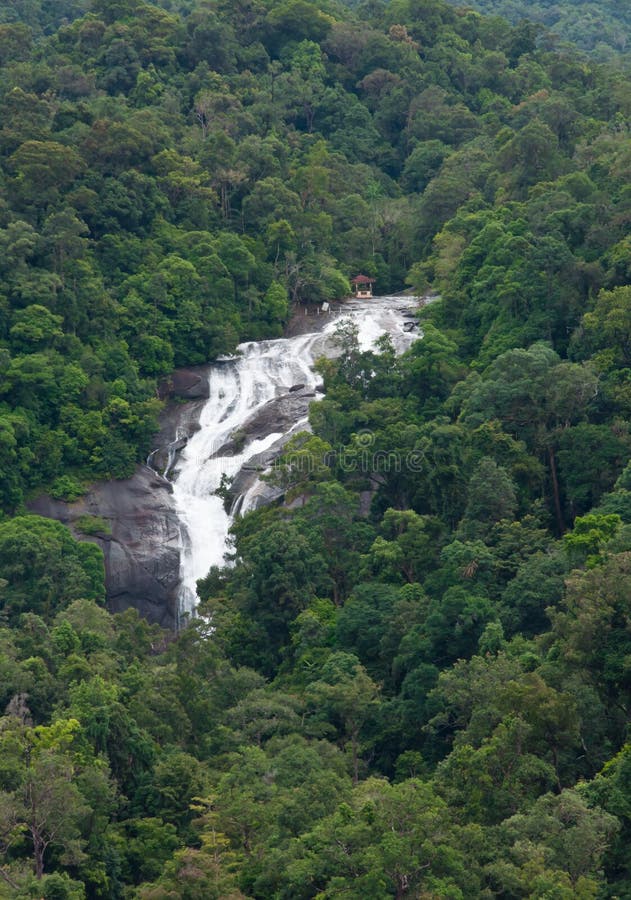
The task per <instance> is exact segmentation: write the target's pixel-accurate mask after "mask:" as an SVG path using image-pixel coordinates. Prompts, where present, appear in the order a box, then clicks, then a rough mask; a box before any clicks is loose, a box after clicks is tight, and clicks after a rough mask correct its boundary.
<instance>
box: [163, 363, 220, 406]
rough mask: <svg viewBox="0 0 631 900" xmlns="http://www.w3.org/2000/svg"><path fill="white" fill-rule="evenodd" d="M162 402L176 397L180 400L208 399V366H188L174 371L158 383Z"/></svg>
mask: <svg viewBox="0 0 631 900" xmlns="http://www.w3.org/2000/svg"><path fill="white" fill-rule="evenodd" d="M159 393H160V397H161V399H163V400H166V399H169V398H172V397H178V398H179V399H181V400H207V399H208V366H190V367H189V368H184V369H176V370H175V371H174V372H172V373H171V375H170V376H169V377H168V378H165V379H164V380H163V381H162V382H161V383H160V391H159Z"/></svg>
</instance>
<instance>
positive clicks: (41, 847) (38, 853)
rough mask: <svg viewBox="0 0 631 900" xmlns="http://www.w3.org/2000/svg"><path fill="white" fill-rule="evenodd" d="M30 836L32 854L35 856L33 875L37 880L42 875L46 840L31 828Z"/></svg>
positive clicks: (39, 879)
mask: <svg viewBox="0 0 631 900" xmlns="http://www.w3.org/2000/svg"><path fill="white" fill-rule="evenodd" d="M31 837H32V838H33V856H34V857H35V875H36V877H37V880H38V881H41V879H42V878H43V877H44V853H45V852H46V842H45V841H44V840H43V838H42V836H41V834H40V833H39V831H37V830H35V829H33V828H31Z"/></svg>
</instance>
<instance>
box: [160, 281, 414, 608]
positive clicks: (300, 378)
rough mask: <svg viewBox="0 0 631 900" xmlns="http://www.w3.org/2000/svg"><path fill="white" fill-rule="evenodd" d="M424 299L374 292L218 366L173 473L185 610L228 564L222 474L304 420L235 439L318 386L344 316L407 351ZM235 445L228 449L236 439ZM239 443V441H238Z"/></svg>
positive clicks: (250, 498)
mask: <svg viewBox="0 0 631 900" xmlns="http://www.w3.org/2000/svg"><path fill="white" fill-rule="evenodd" d="M417 305H418V301H417V300H416V299H415V298H411V297H374V298H372V299H371V300H354V301H349V302H348V303H346V304H345V305H344V309H343V312H342V313H340V314H337V315H331V316H327V317H326V319H325V318H324V316H323V319H322V320H321V321H320V322H318V324H319V325H320V324H322V322H323V321H326V324H325V325H324V327H323V328H321V329H320V330H319V331H317V332H315V333H312V334H305V335H300V336H299V337H293V338H280V339H278V340H272V341H259V342H254V341H253V342H249V343H245V344H241V345H240V346H239V348H238V355H237V356H236V357H235V358H233V359H229V360H226V361H223V362H217V363H215V364H213V365H212V366H211V367H210V370H209V374H208V378H209V399H208V400H207V401H206V403H205V405H204V407H203V409H202V412H201V415H200V420H199V426H200V427H199V430H198V431H196V432H195V434H194V435H193V436H192V437H191V438H190V439H189V441H188V443H187V445H186V447H185V448H184V449H183V450H182V452H181V454H180V456H179V458H178V460H177V463H176V465H175V468H174V471H173V475H172V478H173V499H174V502H175V508H176V511H177V514H178V517H179V521H180V535H181V537H180V560H181V562H180V576H181V592H180V610H181V612H182V613H187V612H188V613H191V612H192V611H193V610H194V608H195V605H196V603H197V593H196V582H197V580H198V579H199V578H202V577H204V576H205V575H206V574H207V573H208V570H209V569H210V567H211V566H213V565H222V564H224V554H225V552H226V547H227V544H226V542H227V538H228V530H229V528H230V525H231V523H232V515H230V514H228V513H227V512H226V511H225V509H224V505H223V501H222V499H221V498H220V497H218V496H217V494H216V493H215V492H216V490H217V488H219V487H220V485H221V481H222V477H223V476H224V475H225V476H227V477H228V478H231V477H233V476H234V475H236V474H237V473H238V472H239V471H240V470H241V468H242V467H243V466H244V464H247V463H248V461H249V460H252V458H253V457H254V456H256V455H257V454H260V453H262V452H263V451H265V450H269V448H270V447H272V445H274V444H277V442H278V441H279V439H281V438H282V437H283V435H287V434H288V433H291V432H293V431H298V430H302V429H304V428H305V427H306V426H307V420H306V419H300V420H298V421H296V422H295V423H294V424H293V427H291V428H290V429H289V430H288V429H287V428H286V426H285V427H284V428H281V429H279V430H271V431H270V432H269V433H268V434H266V435H265V436H264V437H261V438H258V439H256V440H252V441H250V442H249V443H246V445H245V446H243V447H241V448H240V449H239V450H238V452H234V445H235V442H234V437H235V435H238V433H239V430H240V427H241V426H242V425H243V424H244V423H245V422H246V421H247V420H248V419H250V418H251V417H252V415H253V414H255V413H257V411H259V410H261V409H262V407H263V406H265V404H267V403H268V402H269V401H270V400H273V399H274V398H275V397H278V396H280V395H283V394H286V393H287V392H288V391H289V389H290V388H292V387H294V386H295V385H304V388H305V389H311V390H312V391H315V390H316V389H317V387H318V384H319V378H318V376H317V375H316V374H315V372H314V371H313V364H314V361H315V360H316V359H318V357H320V356H334V355H335V354H336V350H337V348H336V345H335V342H334V341H332V340H331V336H332V334H333V333H334V331H335V329H336V327H337V325H338V323H339V322H340V320H341V319H348V318H350V319H352V320H353V321H354V322H355V323H356V325H357V327H358V332H359V333H358V337H359V342H360V345H361V348H362V349H363V350H369V349H373V344H374V342H375V341H376V340H377V338H379V337H381V336H382V335H383V334H385V333H388V334H390V336H391V337H392V341H393V344H394V346H395V348H396V350H397V351H398V352H403V351H404V350H406V349H407V348H408V347H409V346H410V344H411V343H412V342H413V341H414V340H415V339H416V337H417V336H418V332H416V333H414V331H412V330H411V329H412V328H413V325H412V319H411V313H412V311H413V310H414V309H415V308H416V306H417ZM231 436H232V438H233V441H232V445H231V446H228V447H226V445H227V444H228V442H229V440H230V438H231ZM237 446H238V443H237ZM257 486H258V485H257V484H255V485H254V487H253V488H251V489H250V490H249V491H248V492H247V494H246V495H245V496H244V497H243V498H241V500H240V502H237V503H236V504H235V506H234V507H233V509H238V510H239V511H240V512H244V511H246V510H247V509H248V508H251V507H252V506H253V505H255V500H256V492H257Z"/></svg>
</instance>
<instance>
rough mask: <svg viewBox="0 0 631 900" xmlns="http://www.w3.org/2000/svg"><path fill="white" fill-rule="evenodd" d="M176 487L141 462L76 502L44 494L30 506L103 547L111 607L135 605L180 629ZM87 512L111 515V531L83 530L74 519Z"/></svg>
mask: <svg viewBox="0 0 631 900" xmlns="http://www.w3.org/2000/svg"><path fill="white" fill-rule="evenodd" d="M171 490H172V489H171V485H170V484H169V482H168V481H166V480H165V479H164V478H162V477H160V476H159V475H157V474H156V473H155V472H154V471H152V470H151V469H150V468H148V467H147V466H141V467H139V468H138V469H137V470H136V472H135V474H134V475H133V476H132V477H131V478H128V479H126V480H124V481H104V482H98V483H97V484H95V485H93V486H92V488H91V489H90V491H89V492H88V493H87V494H86V495H85V496H83V497H81V499H80V500H78V501H77V502H76V503H63V502H62V501H60V500H53V499H52V498H51V497H48V496H41V497H38V498H37V499H36V500H35V501H33V502H32V503H31V504H30V509H31V511H32V512H34V513H37V514H38V515H41V516H47V517H48V518H52V519H57V520H58V521H60V522H63V523H64V525H67V526H68V527H69V528H70V529H71V530H72V531H73V532H74V533H75V535H76V537H79V538H81V539H82V540H91V541H93V542H94V543H96V544H98V545H99V547H101V549H102V550H103V555H104V557H105V586H106V590H107V603H108V608H109V609H110V611H111V612H121V611H122V610H124V609H127V608H128V607H130V606H133V607H134V608H135V609H137V610H138V612H139V613H140V615H141V616H144V617H145V618H146V619H147V620H148V621H150V622H157V623H158V624H159V625H162V626H163V627H164V628H169V629H176V628H177V626H178V591H179V580H180V550H179V543H180V538H179V528H178V520H177V516H176V514H175V509H174V507H173V502H172V499H171ZM85 515H89V516H98V517H100V518H102V519H105V520H106V521H107V522H108V524H109V526H110V530H111V534H104V533H103V534H96V535H93V536H90V537H86V536H84V535H82V534H78V533H77V532H76V530H75V529H74V527H73V526H74V523H76V521H77V519H78V518H79V517H80V516H85Z"/></svg>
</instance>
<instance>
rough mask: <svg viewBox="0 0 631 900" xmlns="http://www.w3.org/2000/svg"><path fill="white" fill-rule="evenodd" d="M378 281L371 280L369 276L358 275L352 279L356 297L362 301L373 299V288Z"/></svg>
mask: <svg viewBox="0 0 631 900" xmlns="http://www.w3.org/2000/svg"><path fill="white" fill-rule="evenodd" d="M376 280H377V279H376V278H369V277H368V275H356V276H355V277H354V278H351V284H352V285H353V291H354V292H355V296H356V297H359V298H360V299H362V300H364V299H366V298H367V297H372V286H373V284H374V283H375V281H376Z"/></svg>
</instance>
